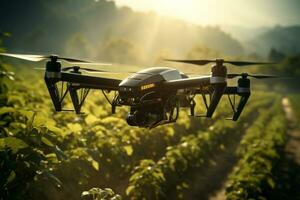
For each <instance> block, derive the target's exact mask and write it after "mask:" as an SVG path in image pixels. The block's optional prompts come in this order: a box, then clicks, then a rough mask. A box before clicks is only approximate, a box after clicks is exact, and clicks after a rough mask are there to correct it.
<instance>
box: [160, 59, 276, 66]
mask: <svg viewBox="0 0 300 200" xmlns="http://www.w3.org/2000/svg"><path fill="white" fill-rule="evenodd" d="M164 60H165V61H171V62H180V63H187V64H194V65H206V64H208V63H211V62H223V63H229V64H231V65H235V66H240V67H241V66H247V65H270V64H276V63H269V62H252V61H222V59H215V60H174V59H164Z"/></svg>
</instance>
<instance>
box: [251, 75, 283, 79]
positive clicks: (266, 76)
mask: <svg viewBox="0 0 300 200" xmlns="http://www.w3.org/2000/svg"><path fill="white" fill-rule="evenodd" d="M249 76H250V77H253V78H257V79H263V78H280V77H278V76H273V75H260V74H259V75H249Z"/></svg>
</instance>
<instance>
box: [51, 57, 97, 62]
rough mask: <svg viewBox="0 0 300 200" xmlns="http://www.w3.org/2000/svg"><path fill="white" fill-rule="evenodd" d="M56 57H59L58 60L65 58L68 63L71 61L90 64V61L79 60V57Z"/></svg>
mask: <svg viewBox="0 0 300 200" xmlns="http://www.w3.org/2000/svg"><path fill="white" fill-rule="evenodd" d="M49 58H51V56H49ZM57 59H60V60H65V61H67V62H69V63H72V64H76V63H77V64H90V63H92V62H90V61H86V60H79V59H74V58H66V57H57Z"/></svg>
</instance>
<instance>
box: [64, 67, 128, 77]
mask: <svg viewBox="0 0 300 200" xmlns="http://www.w3.org/2000/svg"><path fill="white" fill-rule="evenodd" d="M68 70H74V71H76V70H77V71H85V72H87V73H99V74H124V75H127V74H131V72H125V73H124V72H123V73H122V72H112V71H107V70H101V69H91V68H86V67H78V66H75V67H65V68H63V69H62V71H68Z"/></svg>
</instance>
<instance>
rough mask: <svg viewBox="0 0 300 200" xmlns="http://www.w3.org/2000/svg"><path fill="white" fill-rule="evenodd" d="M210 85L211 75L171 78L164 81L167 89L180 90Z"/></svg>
mask: <svg viewBox="0 0 300 200" xmlns="http://www.w3.org/2000/svg"><path fill="white" fill-rule="evenodd" d="M209 85H210V77H195V78H185V79H178V80H171V81H167V82H165V83H164V85H163V86H164V87H165V88H166V89H167V90H170V89H171V90H179V89H186V88H199V87H203V86H209Z"/></svg>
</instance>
